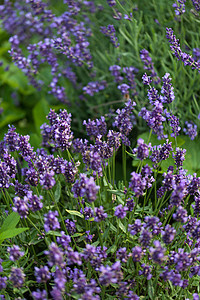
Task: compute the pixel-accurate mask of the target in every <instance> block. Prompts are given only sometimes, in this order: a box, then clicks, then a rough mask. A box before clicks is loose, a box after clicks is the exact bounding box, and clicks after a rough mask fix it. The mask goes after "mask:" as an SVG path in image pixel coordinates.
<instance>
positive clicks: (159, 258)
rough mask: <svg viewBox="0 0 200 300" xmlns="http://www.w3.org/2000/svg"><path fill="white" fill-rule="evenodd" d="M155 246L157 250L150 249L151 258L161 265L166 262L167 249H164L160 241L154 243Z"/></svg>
mask: <svg viewBox="0 0 200 300" xmlns="http://www.w3.org/2000/svg"><path fill="white" fill-rule="evenodd" d="M154 246H155V248H153V247H150V248H149V251H150V254H151V257H152V259H153V261H154V262H155V263H157V264H159V265H161V264H162V263H163V261H165V260H166V257H165V249H164V248H162V246H161V244H160V242H159V241H154Z"/></svg>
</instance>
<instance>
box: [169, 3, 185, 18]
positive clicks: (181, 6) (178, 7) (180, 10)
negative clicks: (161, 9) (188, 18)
mask: <svg viewBox="0 0 200 300" xmlns="http://www.w3.org/2000/svg"><path fill="white" fill-rule="evenodd" d="M185 2H186V0H177V2H175V3H174V4H173V5H172V6H173V7H174V8H175V13H176V15H177V16H180V15H182V14H184V12H185Z"/></svg>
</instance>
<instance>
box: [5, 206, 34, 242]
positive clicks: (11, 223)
mask: <svg viewBox="0 0 200 300" xmlns="http://www.w3.org/2000/svg"><path fill="white" fill-rule="evenodd" d="M19 220H20V216H19V215H18V214H17V213H16V212H12V213H11V214H10V215H9V216H8V217H7V218H6V219H5V220H4V222H3V225H2V226H1V228H0V244H2V243H3V241H4V240H5V239H9V238H12V237H15V236H16V235H18V234H20V233H22V232H24V231H26V230H28V229H29V228H16V226H17V224H18V223H19Z"/></svg>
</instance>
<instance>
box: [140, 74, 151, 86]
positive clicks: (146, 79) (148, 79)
mask: <svg viewBox="0 0 200 300" xmlns="http://www.w3.org/2000/svg"><path fill="white" fill-rule="evenodd" d="M142 82H143V84H145V85H150V84H151V82H152V79H151V77H150V76H147V73H144V75H143V76H142Z"/></svg>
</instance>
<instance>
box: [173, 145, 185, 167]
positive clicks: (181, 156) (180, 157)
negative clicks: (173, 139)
mask: <svg viewBox="0 0 200 300" xmlns="http://www.w3.org/2000/svg"><path fill="white" fill-rule="evenodd" d="M185 153H186V150H185V149H183V150H182V149H180V148H178V147H177V148H176V153H172V157H173V158H174V162H175V165H176V166H177V168H179V167H181V166H182V165H183V161H184V160H185Z"/></svg>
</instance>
